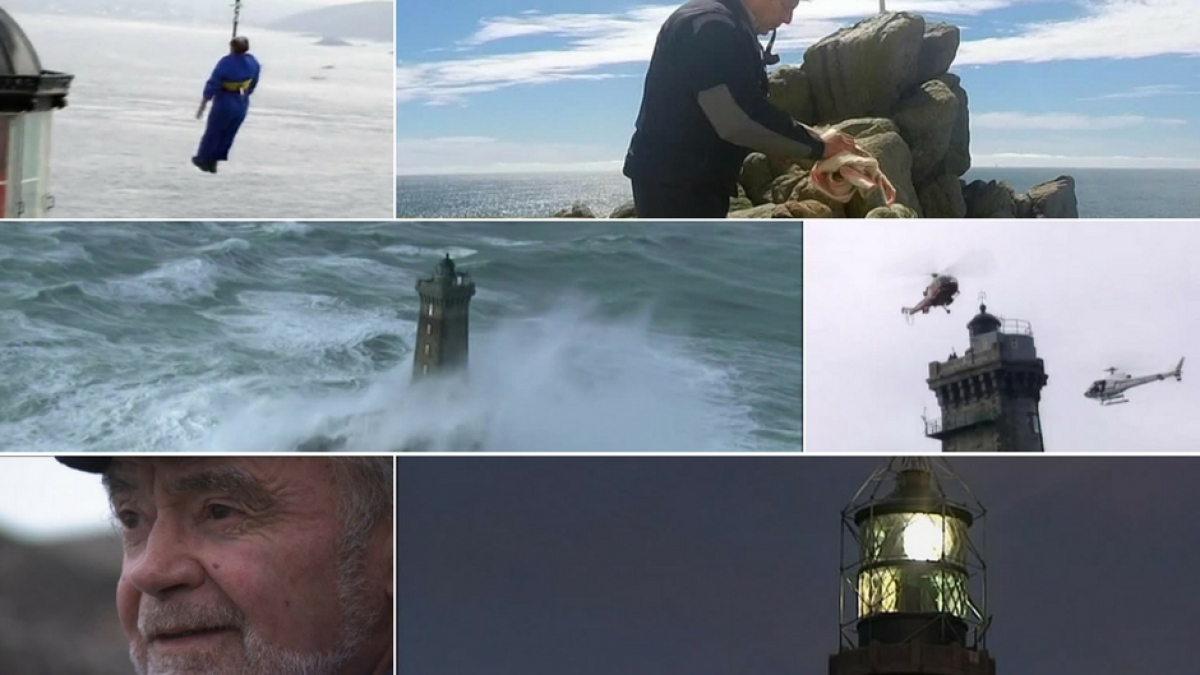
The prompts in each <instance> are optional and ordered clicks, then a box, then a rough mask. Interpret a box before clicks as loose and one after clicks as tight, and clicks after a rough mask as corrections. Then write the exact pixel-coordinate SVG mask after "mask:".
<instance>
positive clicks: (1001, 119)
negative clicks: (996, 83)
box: [971, 112, 1187, 131]
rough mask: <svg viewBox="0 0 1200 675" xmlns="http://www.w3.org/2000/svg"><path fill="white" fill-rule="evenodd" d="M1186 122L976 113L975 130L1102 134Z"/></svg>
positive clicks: (1066, 115) (972, 119)
mask: <svg viewBox="0 0 1200 675" xmlns="http://www.w3.org/2000/svg"><path fill="white" fill-rule="evenodd" d="M1184 124H1187V120H1181V119H1171V118H1155V117H1143V116H1141V115H1108V116H1099V117H1095V116H1089V115H1076V114H1071V113H1046V114H1029V113H1023V112H995V113H974V114H972V115H971V128H972V129H1016V130H1020V131H1032V130H1042V131H1102V130H1110V129H1131V128H1135V127H1143V126H1181V125H1184Z"/></svg>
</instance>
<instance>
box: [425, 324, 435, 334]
mask: <svg viewBox="0 0 1200 675" xmlns="http://www.w3.org/2000/svg"><path fill="white" fill-rule="evenodd" d="M431 333H433V324H431V323H427V324H425V334H426V335H429V334H431Z"/></svg>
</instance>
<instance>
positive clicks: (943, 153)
mask: <svg viewBox="0 0 1200 675" xmlns="http://www.w3.org/2000/svg"><path fill="white" fill-rule="evenodd" d="M958 46H959V31H958V28H957V27H955V26H952V25H950V24H946V23H927V22H926V21H925V19H924V18H923V17H921V16H919V15H916V14H910V13H907V12H896V13H887V14H880V15H877V16H873V17H871V18H869V19H866V20H864V21H860V22H859V23H857V24H855V25H853V26H849V27H846V28H843V29H841V30H839V31H838V32H836V33H834V34H833V35H830V36H828V37H826V38H825V39H823V40H821V41H819V42H817V43H816V44H814V45H812V46H811V47H809V48H808V50H807V51H806V52H805V54H804V62H803V64H802V65H800V66H794V65H788V66H782V67H780V68H779V69H778V70H776V71H775V72H774V73H773V74H772V75H771V93H770V97H771V100H772V102H774V103H775V104H776V105H778V106H780V107H781V108H783V109H784V110H786V111H788V112H789V113H790V114H791V115H792V116H793V117H795V118H796V119H798V120H800V121H802V122H805V123H808V124H812V125H814V126H815V127H816V128H817V129H818V130H822V131H823V130H825V129H828V128H831V127H832V128H836V129H838V130H840V131H842V132H844V133H847V134H849V135H851V136H854V137H855V139H856V140H857V141H858V144H859V145H860V146H861V147H863V148H864V149H866V150H867V151H869V152H870V153H871V154H873V155H874V156H875V157H876V159H878V160H879V163H880V167H881V168H882V169H883V172H884V174H886V175H887V176H888V178H889V179H891V181H892V184H893V185H894V186H895V187H896V193H897V194H896V201H895V204H894V205H893V206H892V207H890V208H888V207H886V205H885V204H884V202H883V199H882V196H881V195H880V196H871V197H869V198H863V197H860V196H856V197H855V198H854V199H852V200H851V201H850V202H849V203H848V204H846V205H844V206H842V205H839V204H833V203H831V202H830V201H829V200H828V199H826V198H824V197H823V196H822V195H821V194H819V193H816V192H815V191H814V190H812V189H811V186H809V185H808V182H807V170H808V169H809V168H810V167H805V166H797V165H789V166H785V167H784V168H782V170H776V171H773V172H772V173H769V174H768V172H767V170H768V169H770V168H773V167H775V166H777V163H776V162H774V161H772V159H770V158H767V157H765V156H763V155H751V156H750V157H749V158H747V160H746V163H745V164H744V165H743V170H742V184H743V186H745V187H746V191H747V194H748V195H749V196H750V198H751V200H754V203H755V204H756V205H758V204H762V205H764V206H765V205H766V204H767V203H768V201H769V202H772V203H776V204H791V203H792V202H795V201H799V200H801V199H814V200H816V201H818V202H821V203H823V204H825V205H826V206H828V207H829V213H828V214H825V215H824V216H823V217H835V218H837V217H851V218H912V217H918V218H922V217H923V218H963V217H972V218H997V217H1004V218H1012V217H1045V218H1075V217H1078V209H1077V204H1076V201H1075V190H1074V187H1075V186H1074V181H1073V180H1072V179H1071V178H1070V177H1067V176H1063V177H1060V178H1058V179H1056V180H1054V181H1050V182H1049V183H1044V184H1042V185H1039V186H1035V187H1034V189H1032V190H1030V192H1029V194H1028V195H1017V194H1016V193H1015V192H1013V190H1012V189H1011V188H1010V187H1009V186H1007V185H1004V184H997V183H984V182H982V181H975V182H973V183H971V184H969V185H968V184H966V183H964V182H963V181H962V180H960V179H961V177H962V176H963V175H964V174H966V173H967V171H968V170H969V169H970V168H971V153H970V143H971V129H970V114H969V110H968V100H967V92H966V91H965V90H964V89H963V88H962V83H961V81H960V79H959V77H958V76H957V75H955V74H953V73H951V72H949V70H950V67H951V65H952V64H953V63H954V58H955V56H956V55H957V52H958ZM806 115H807V117H806ZM785 175H786V176H787V178H784V176H785ZM784 185H794V186H795V188H794V189H793V190H792V192H791V193H790V194H787V195H782V194H780V193H781V192H782V191H781V190H779V189H777V188H778V187H780V186H784ZM764 186H771V188H772V189H764ZM792 210H795V209H792ZM762 211H763V212H765V211H766V209H765V208H764V209H762ZM740 213H745V211H731V213H730V216H731V217H734V216H735V215H737V214H740ZM810 217H822V216H810Z"/></svg>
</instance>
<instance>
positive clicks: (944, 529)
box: [860, 513, 968, 566]
mask: <svg viewBox="0 0 1200 675" xmlns="http://www.w3.org/2000/svg"><path fill="white" fill-rule="evenodd" d="M860 534H861V536H862V561H863V563H874V562H886V561H891V560H920V561H926V562H933V561H941V560H946V561H948V562H953V563H955V564H958V565H963V566H965V565H966V562H967V544H968V540H967V524H966V523H965V522H963V521H961V520H959V519H958V518H954V517H952V516H943V515H942V514H940V513H889V514H885V515H879V516H875V517H874V518H871V519H870V520H868V521H867V522H865V523H863V526H862V529H861V531H860Z"/></svg>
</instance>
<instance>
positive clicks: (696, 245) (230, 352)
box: [0, 221, 802, 452]
mask: <svg viewBox="0 0 1200 675" xmlns="http://www.w3.org/2000/svg"><path fill="white" fill-rule="evenodd" d="M801 241H802V235H801V228H800V227H799V226H798V225H797V224H795V223H787V224H785V223H781V222H780V221H774V222H762V223H729V224H726V223H638V222H630V221H607V222H588V223H578V222H571V223H558V222H525V223H485V222H475V223H444V222H441V223H439V222H434V223H411V222H407V223H406V222H398V223H391V222H389V223H303V222H276V223H230V222H224V223H213V222H185V223H145V222H143V223H114V222H107V223H36V222H25V223H17V222H13V223H9V224H6V225H3V226H0V373H2V374H3V376H2V378H0V449H2V450H7V451H97V452H100V451H106V452H114V451H151V450H156V451H174V450H192V451H221V452H242V451H268V452H269V451H282V450H294V449H297V448H317V447H324V448H336V449H337V450H340V451H364V452H372V451H381V452H382V451H391V450H397V449H401V448H414V447H416V448H421V449H427V450H458V449H475V450H485V451H596V452H605V451H662V452H672V451H716V450H727V451H739V450H746V451H752V450H755V451H797V450H799V449H800V446H801V396H802V386H801V306H800V303H801V275H802V270H801V260H802V254H801ZM447 252H448V253H450V255H451V256H453V258H454V259H455V260H456V261H458V263H459V268H460V269H461V270H462V271H466V272H468V273H470V274H471V275H472V276H473V277H474V280H475V282H476V284H477V287H478V291H477V295H476V296H475V299H474V300H473V302H472V305H471V318H470V321H471V357H470V358H471V365H470V373H469V378H470V379H469V383H467V384H466V385H464V384H463V383H462V382H459V381H457V380H439V379H424V380H421V381H420V382H419V383H416V384H415V385H413V386H410V383H409V380H410V374H411V352H412V343H413V339H414V334H415V330H416V324H415V315H416V311H417V298H416V297H415V296H416V294H415V290H414V284H415V283H416V280H417V279H418V278H421V277H425V276H428V275H429V274H431V273H432V270H433V268H434V266H435V265H436V264H437V263H438V262H439V260H440V259H441V257H442V256H443V255H444V254H445V253H447ZM318 441H319V442H318ZM323 444H324V445H323Z"/></svg>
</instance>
